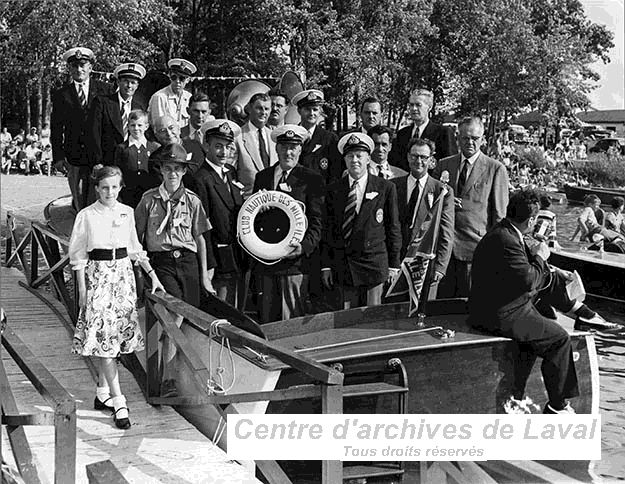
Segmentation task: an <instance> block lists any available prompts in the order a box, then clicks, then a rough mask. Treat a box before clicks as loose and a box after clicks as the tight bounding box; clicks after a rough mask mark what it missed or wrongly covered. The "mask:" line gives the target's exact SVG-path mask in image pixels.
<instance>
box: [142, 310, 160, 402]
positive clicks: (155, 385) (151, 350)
mask: <svg viewBox="0 0 625 484" xmlns="http://www.w3.org/2000/svg"><path fill="white" fill-rule="evenodd" d="M151 304H152V303H151V302H149V301H146V304H145V354H146V369H147V371H146V373H147V376H146V398H147V400H149V401H150V403H151V400H152V399H154V398H156V397H159V396H160V393H159V389H160V384H161V378H162V376H161V366H160V355H159V351H158V340H159V325H158V322H157V320H156V317H155V316H154V313H153V312H152V311H151V310H150V307H151Z"/></svg>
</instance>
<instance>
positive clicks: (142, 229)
mask: <svg viewBox="0 0 625 484" xmlns="http://www.w3.org/2000/svg"><path fill="white" fill-rule="evenodd" d="M135 220H136V224H137V235H138V236H139V240H140V241H143V244H144V246H145V248H146V249H147V251H148V252H167V251H172V250H177V249H187V250H190V251H192V252H196V253H197V244H196V243H195V238H196V237H198V236H200V235H202V234H203V233H204V232H207V231H208V230H210V229H211V225H210V222H209V220H208V218H207V217H206V212H204V208H203V207H202V202H201V201H200V199H199V197H198V196H197V195H196V194H195V193H193V192H192V191H190V190H187V189H186V188H185V187H184V185H182V184H181V185H180V187H179V188H178V190H176V191H175V192H174V194H173V195H172V196H171V197H169V196H168V194H167V192H166V191H165V188H164V187H163V185H161V186H159V187H156V188H152V189H151V190H148V191H147V192H145V193H144V194H143V197H142V198H141V201H140V202H139V205H137V208H136V209H135Z"/></svg>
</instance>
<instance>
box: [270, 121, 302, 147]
mask: <svg viewBox="0 0 625 484" xmlns="http://www.w3.org/2000/svg"><path fill="white" fill-rule="evenodd" d="M309 136H310V133H308V130H307V129H306V128H304V127H303V126H298V125H297V124H283V125H282V126H279V127H277V128H276V129H274V130H273V131H272V132H271V139H272V140H273V141H274V142H275V143H279V144H292V145H301V144H304V143H305V142H306V140H307V139H308V138H309Z"/></svg>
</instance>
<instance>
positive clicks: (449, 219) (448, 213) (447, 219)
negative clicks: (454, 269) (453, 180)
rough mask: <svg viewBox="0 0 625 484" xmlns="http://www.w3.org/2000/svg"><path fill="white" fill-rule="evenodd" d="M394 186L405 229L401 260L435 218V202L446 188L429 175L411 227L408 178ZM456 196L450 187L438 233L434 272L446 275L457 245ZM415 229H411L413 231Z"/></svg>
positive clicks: (403, 178) (404, 177)
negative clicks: (422, 229)
mask: <svg viewBox="0 0 625 484" xmlns="http://www.w3.org/2000/svg"><path fill="white" fill-rule="evenodd" d="M392 182H393V183H394V184H395V187H396V188H397V204H398V206H399V221H400V223H401V229H402V245H401V258H402V259H403V258H404V257H405V255H406V250H407V249H408V245H410V243H411V242H412V241H413V240H414V239H415V237H416V236H417V235H418V233H419V230H421V227H422V226H423V224H424V223H425V222H426V221H429V220H432V218H433V217H434V216H435V211H434V208H435V207H434V202H435V201H436V200H437V199H438V197H439V195H440V194H441V192H442V190H443V188H445V185H444V184H443V183H441V182H440V181H438V180H436V179H434V178H432V177H431V176H429V175H427V180H426V182H425V187H424V189H423V194H422V195H421V198H420V200H419V205H418V206H417V208H416V210H417V216H416V219H415V222H414V224H412V214H409V213H408V195H407V193H408V176H403V177H400V178H394V179H393V180H392ZM454 218H455V217H454V194H453V190H452V189H451V187H447V194H446V195H445V197H444V198H443V208H442V212H441V221H440V226H439V230H438V243H437V246H436V260H435V262H434V270H435V271H437V272H440V273H442V274H445V273H446V272H447V265H448V264H449V259H450V257H451V251H452V248H453V243H454ZM411 225H412V228H411V227H410V226H411Z"/></svg>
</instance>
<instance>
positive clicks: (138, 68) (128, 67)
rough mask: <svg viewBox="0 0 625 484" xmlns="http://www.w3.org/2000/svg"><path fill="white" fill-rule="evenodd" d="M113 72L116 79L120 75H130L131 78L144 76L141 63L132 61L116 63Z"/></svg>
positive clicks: (120, 76) (119, 77)
mask: <svg viewBox="0 0 625 484" xmlns="http://www.w3.org/2000/svg"><path fill="white" fill-rule="evenodd" d="M113 74H114V75H115V77H116V78H117V79H121V78H122V77H132V78H133V79H143V78H144V77H145V68H144V67H143V66H142V65H141V64H136V63H134V62H126V63H124V64H120V65H118V66H117V67H116V68H115V70H114V71H113Z"/></svg>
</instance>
